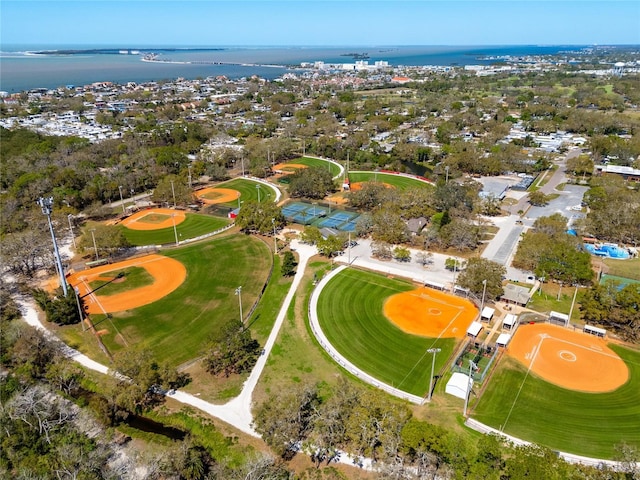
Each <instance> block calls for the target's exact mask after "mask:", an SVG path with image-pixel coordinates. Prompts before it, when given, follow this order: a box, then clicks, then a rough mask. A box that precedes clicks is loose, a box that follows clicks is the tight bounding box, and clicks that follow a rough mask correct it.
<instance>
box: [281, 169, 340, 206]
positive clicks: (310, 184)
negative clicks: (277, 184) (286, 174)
mask: <svg viewBox="0 0 640 480" xmlns="http://www.w3.org/2000/svg"><path fill="white" fill-rule="evenodd" d="M334 189H335V186H334V183H333V178H332V176H331V172H330V171H329V170H327V169H325V168H322V167H309V168H301V169H299V170H298V171H296V172H295V173H294V174H292V175H290V182H289V195H291V196H292V197H294V198H296V197H306V198H316V199H321V198H324V197H326V196H327V195H328V194H329V193H331V192H333V191H334Z"/></svg>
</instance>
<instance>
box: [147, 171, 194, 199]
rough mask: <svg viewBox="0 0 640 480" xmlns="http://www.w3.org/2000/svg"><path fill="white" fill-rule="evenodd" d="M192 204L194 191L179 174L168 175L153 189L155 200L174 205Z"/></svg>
mask: <svg viewBox="0 0 640 480" xmlns="http://www.w3.org/2000/svg"><path fill="white" fill-rule="evenodd" d="M174 195H175V203H176V204H177V205H183V206H185V205H190V204H192V203H193V192H192V191H191V189H190V188H189V185H188V184H187V182H186V180H185V179H184V178H183V177H179V176H178V175H167V176H166V177H164V178H163V179H162V180H160V181H159V182H158V185H157V186H156V188H155V189H154V190H153V197H152V199H153V201H154V202H159V203H167V204H169V205H173V203H174Z"/></svg>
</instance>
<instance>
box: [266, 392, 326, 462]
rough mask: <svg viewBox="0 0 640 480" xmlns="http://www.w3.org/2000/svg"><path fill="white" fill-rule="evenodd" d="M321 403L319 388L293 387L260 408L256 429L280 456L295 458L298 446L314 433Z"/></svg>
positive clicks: (279, 393) (270, 399) (278, 394)
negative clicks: (314, 423) (316, 416)
mask: <svg viewBox="0 0 640 480" xmlns="http://www.w3.org/2000/svg"><path fill="white" fill-rule="evenodd" d="M320 403H321V398H320V396H319V394H318V388H317V387H316V386H314V385H306V384H298V385H294V386H293V387H291V388H288V389H284V390H280V391H279V392H278V393H277V394H276V395H274V396H272V397H271V398H269V399H268V400H267V401H265V402H264V403H262V404H261V405H260V406H259V407H258V409H257V411H256V415H255V418H254V426H255V428H256V431H258V432H259V433H260V434H261V435H262V438H263V439H264V441H265V442H267V444H268V445H269V446H270V447H271V448H272V449H273V450H274V451H275V452H276V453H277V454H278V455H280V456H282V457H289V456H292V455H293V454H294V453H295V451H296V445H299V444H300V443H301V442H303V441H304V440H305V439H306V438H307V436H308V435H309V433H310V432H311V428H312V427H313V420H314V418H315V415H316V411H317V408H318V405H319V404H320Z"/></svg>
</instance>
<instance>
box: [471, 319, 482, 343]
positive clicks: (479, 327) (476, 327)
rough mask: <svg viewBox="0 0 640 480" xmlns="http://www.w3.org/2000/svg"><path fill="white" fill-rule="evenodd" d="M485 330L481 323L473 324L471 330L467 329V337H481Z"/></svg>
mask: <svg viewBox="0 0 640 480" xmlns="http://www.w3.org/2000/svg"><path fill="white" fill-rule="evenodd" d="M483 328H484V327H483V326H482V324H481V323H480V322H472V323H471V325H469V328H467V336H468V337H471V338H474V339H475V338H477V337H478V335H480V332H481V331H482V329H483Z"/></svg>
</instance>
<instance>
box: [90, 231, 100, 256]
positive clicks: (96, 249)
mask: <svg viewBox="0 0 640 480" xmlns="http://www.w3.org/2000/svg"><path fill="white" fill-rule="evenodd" d="M95 231H96V229H95V228H92V229H91V230H90V232H91V238H92V239H93V250H94V251H95V252H96V260H98V247H97V246H96V236H95V235H94V233H93V232H95Z"/></svg>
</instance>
